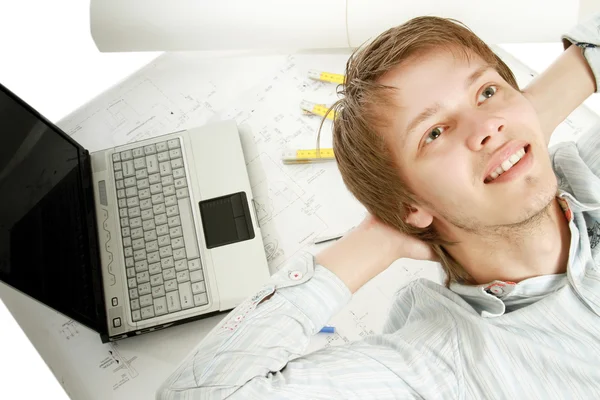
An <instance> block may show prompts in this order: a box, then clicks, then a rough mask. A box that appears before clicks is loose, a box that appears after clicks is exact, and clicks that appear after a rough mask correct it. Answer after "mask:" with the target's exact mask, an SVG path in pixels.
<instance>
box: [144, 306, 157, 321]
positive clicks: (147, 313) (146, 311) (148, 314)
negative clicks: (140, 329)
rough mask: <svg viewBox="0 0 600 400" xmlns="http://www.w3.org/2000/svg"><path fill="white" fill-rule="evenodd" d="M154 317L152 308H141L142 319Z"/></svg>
mask: <svg viewBox="0 0 600 400" xmlns="http://www.w3.org/2000/svg"><path fill="white" fill-rule="evenodd" d="M153 317H154V307H153V306H148V307H144V308H142V319H148V318H153Z"/></svg>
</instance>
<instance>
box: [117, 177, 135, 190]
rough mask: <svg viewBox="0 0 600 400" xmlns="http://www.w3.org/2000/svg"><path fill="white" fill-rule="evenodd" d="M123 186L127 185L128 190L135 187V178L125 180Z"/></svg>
mask: <svg viewBox="0 0 600 400" xmlns="http://www.w3.org/2000/svg"><path fill="white" fill-rule="evenodd" d="M123 184H124V185H125V187H126V188H130V187H132V186H135V177H133V176H130V177H129V178H125V179H124V180H123ZM119 189H120V188H119Z"/></svg>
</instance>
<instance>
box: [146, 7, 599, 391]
mask: <svg viewBox="0 0 600 400" xmlns="http://www.w3.org/2000/svg"><path fill="white" fill-rule="evenodd" d="M565 38H566V39H568V40H570V41H571V42H573V43H577V45H579V46H580V47H583V48H585V52H584V55H585V57H586V59H587V61H588V63H589V64H590V66H591V67H592V70H593V71H594V74H595V77H596V81H597V82H598V83H599V84H598V85H597V87H600V48H596V47H595V46H600V15H598V16H596V17H595V18H593V19H591V20H590V21H589V22H587V23H584V24H581V25H579V26H578V27H576V28H575V29H574V30H573V31H572V32H570V33H569V34H568V35H566V36H565ZM550 157H551V160H552V164H553V168H554V171H555V173H556V176H557V177H558V182H559V193H558V198H559V199H560V202H561V205H563V209H564V210H565V216H566V218H567V219H568V221H569V228H570V231H571V244H570V251H569V259H568V266H567V272H566V273H564V274H558V275H545V276H538V277H534V278H530V279H526V280H524V281H522V282H519V283H516V284H515V283H511V282H501V281H494V282H490V283H488V284H485V285H478V286H467V285H460V284H452V285H451V286H450V288H446V287H443V286H440V285H438V284H436V283H433V282H431V281H428V280H425V279H420V280H416V281H414V282H412V283H410V284H409V285H407V286H406V287H404V288H403V289H402V290H401V291H400V292H399V293H398V296H397V297H396V298H395V299H394V302H393V305H392V308H391V311H390V315H389V319H388V321H387V323H386V325H385V327H384V330H383V334H381V335H375V336H371V337H368V338H366V339H364V340H361V341H358V342H354V343H350V344H347V345H344V346H336V347H328V348H325V349H322V350H320V351H317V352H314V353H311V354H307V355H304V352H305V349H306V348H307V346H308V344H309V341H310V338H311V336H313V335H314V334H316V333H317V332H318V331H319V330H320V329H321V327H323V326H324V325H325V324H326V323H327V322H328V321H329V320H330V319H331V317H332V316H334V315H335V314H336V313H337V312H338V311H340V310H341V309H342V308H343V307H344V306H345V305H346V304H347V303H348V301H349V300H350V297H351V294H350V292H349V290H348V288H347V287H346V286H345V285H344V283H343V282H342V281H341V280H340V279H339V278H337V276H335V275H334V274H333V273H332V272H330V271H329V270H327V269H326V268H324V267H322V266H320V265H315V263H314V258H313V256H312V255H310V254H308V253H305V254H300V255H299V256H297V257H296V258H295V259H293V260H292V261H291V262H290V263H288V265H286V266H285V267H284V268H283V269H282V270H281V271H279V272H278V273H277V274H276V275H274V276H273V277H272V279H271V281H270V282H269V283H268V284H267V285H265V286H264V287H263V288H262V289H261V290H260V291H259V292H257V293H256V294H255V295H254V296H253V297H252V298H249V299H247V300H246V301H245V302H243V303H242V304H241V305H240V306H238V307H237V308H236V309H235V310H233V311H232V312H231V313H230V314H229V315H228V316H227V317H226V318H225V319H224V320H223V321H222V322H221V323H220V324H219V325H218V326H217V327H216V328H215V329H214V330H213V331H212V332H211V333H210V334H209V335H208V336H207V337H206V338H205V339H204V340H203V341H202V342H201V343H200V344H199V345H198V346H197V347H196V349H195V350H194V351H193V352H192V353H191V354H190V355H189V356H188V358H187V359H185V360H184V361H183V363H182V364H181V366H180V367H179V368H178V369H177V370H176V371H175V372H174V373H173V375H172V376H171V377H170V378H169V379H168V380H167V381H166V382H165V383H164V384H163V386H162V387H161V388H160V389H159V392H158V394H157V398H158V399H168V400H171V399H173V400H174V399H211V400H212V399H222V398H233V399H261V400H264V399H398V398H402V399H404V398H427V399H446V398H448V399H510V398H512V399H518V398H528V399H593V398H600V266H599V265H600V246H599V245H598V243H599V242H600V125H598V126H596V127H595V128H594V129H592V130H590V131H589V132H587V133H586V134H585V135H584V136H583V137H582V138H581V139H580V140H579V141H578V142H577V143H574V142H566V143H560V144H558V145H556V146H554V147H553V148H551V149H550ZM268 296H271V297H270V298H269V299H268V300H266V301H264V302H261V301H262V300H263V299H265V298H266V297H268Z"/></svg>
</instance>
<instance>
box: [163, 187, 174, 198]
mask: <svg viewBox="0 0 600 400" xmlns="http://www.w3.org/2000/svg"><path fill="white" fill-rule="evenodd" d="M163 194H164V195H165V196H173V195H174V194H175V186H173V185H169V186H165V187H164V188H163Z"/></svg>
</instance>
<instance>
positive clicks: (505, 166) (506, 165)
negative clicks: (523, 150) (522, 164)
mask: <svg viewBox="0 0 600 400" xmlns="http://www.w3.org/2000/svg"><path fill="white" fill-rule="evenodd" d="M512 166H513V163H511V162H510V160H504V162H503V163H502V164H501V167H502V169H503V170H504V171H508V170H509V169H510V167H512Z"/></svg>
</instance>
